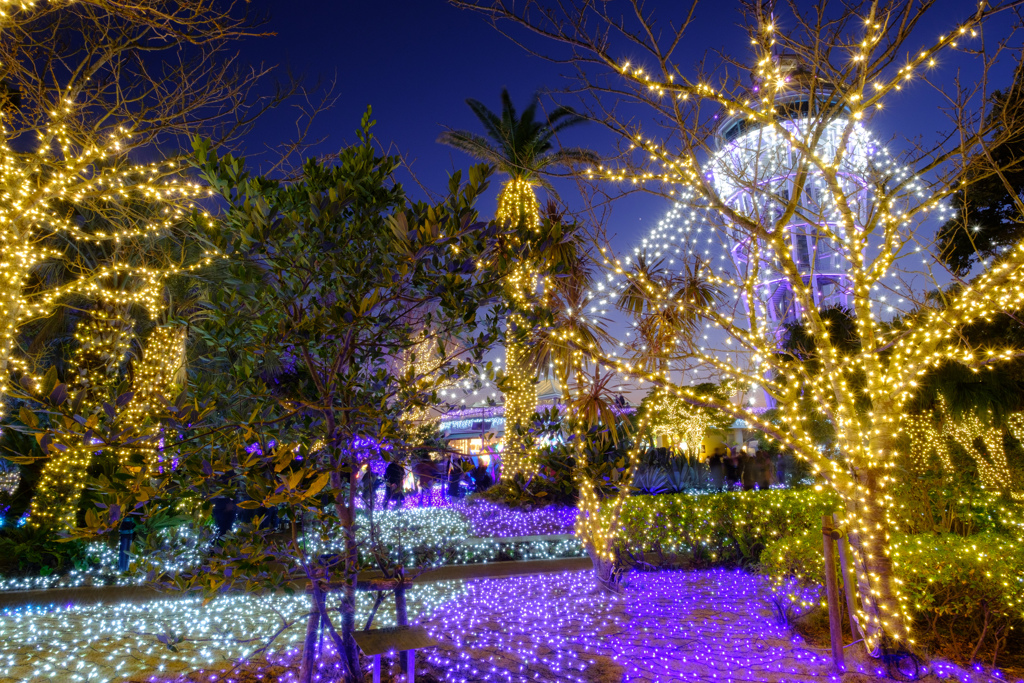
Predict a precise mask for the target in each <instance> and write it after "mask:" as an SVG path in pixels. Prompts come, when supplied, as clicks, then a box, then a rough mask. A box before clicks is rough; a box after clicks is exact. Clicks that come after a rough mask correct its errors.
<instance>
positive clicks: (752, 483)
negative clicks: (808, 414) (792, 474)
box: [708, 446, 786, 491]
mask: <svg viewBox="0 0 1024 683" xmlns="http://www.w3.org/2000/svg"><path fill="white" fill-rule="evenodd" d="M708 468H709V469H710V470H711V487H712V489H713V490H715V491H719V490H727V489H732V488H734V487H736V486H738V485H742V486H743V490H744V491H752V490H753V489H754V488H755V487H756V488H758V489H761V490H762V491H763V490H765V489H767V488H768V487H769V486H771V485H772V484H778V483H785V479H786V476H785V469H784V465H783V459H782V456H777V455H776V456H773V455H770V454H769V453H767V452H765V451H762V450H754V451H753V452H748V451H745V450H743V449H742V448H739V447H728V446H723V447H720V448H719V449H718V450H716V451H715V452H714V453H712V454H711V456H710V457H708Z"/></svg>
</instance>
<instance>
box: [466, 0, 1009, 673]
mask: <svg viewBox="0 0 1024 683" xmlns="http://www.w3.org/2000/svg"><path fill="white" fill-rule="evenodd" d="M453 4H455V5H456V6H459V7H465V8H470V9H473V10H476V11H479V12H481V13H483V14H485V15H486V16H487V17H489V18H490V19H491V21H492V22H493V23H494V24H495V25H496V26H497V27H498V28H499V30H501V31H503V32H505V34H506V35H508V36H510V37H511V38H512V39H513V40H516V41H518V42H520V44H523V45H524V46H527V48H528V49H531V50H533V51H534V52H536V51H538V47H537V46H538V39H541V40H547V41H548V42H547V43H541V44H543V45H546V47H544V48H543V49H542V53H543V54H544V55H545V56H547V57H549V58H551V59H555V60H559V61H563V62H571V63H572V64H575V65H576V66H577V67H578V68H577V73H576V83H575V84H574V89H575V91H576V92H581V93H583V95H582V98H583V100H584V104H585V105H586V106H587V108H588V114H589V116H590V117H591V118H592V119H594V120H598V121H601V122H602V123H603V124H604V125H605V126H606V127H607V128H608V129H610V130H611V131H613V132H615V133H618V134H619V135H621V136H622V137H623V138H624V139H625V140H626V141H627V142H628V143H629V145H630V147H631V152H630V153H629V154H628V155H625V156H624V157H623V158H622V159H620V160H619V163H618V164H617V165H615V166H597V167H594V168H593V169H591V171H590V172H589V173H588V177H590V178H592V179H594V180H595V181H606V182H612V183H616V182H618V183H622V182H625V183H631V184H635V185H637V186H643V187H645V188H649V189H650V191H651V192H653V193H657V194H660V195H662V196H665V197H669V198H671V199H672V200H673V201H674V202H676V204H675V207H674V209H673V211H672V219H671V220H666V221H664V222H663V223H662V224H661V225H659V226H658V227H656V228H655V229H654V230H653V231H652V232H651V234H650V235H649V236H648V238H647V239H646V240H645V241H644V246H643V249H641V250H639V253H638V254H635V255H632V256H630V257H625V256H621V257H619V256H616V255H614V254H613V253H612V252H611V251H610V250H608V251H607V252H606V256H607V260H606V265H607V267H608V269H609V270H610V271H611V272H613V273H615V274H616V275H618V276H620V282H621V283H622V287H623V288H624V289H625V290H627V291H635V292H638V293H642V294H643V296H644V297H645V298H646V299H647V300H648V301H649V304H646V305H645V306H631V307H627V310H629V311H631V312H632V314H633V315H634V317H635V322H636V324H637V326H638V327H641V328H643V327H644V326H652V327H653V325H654V322H653V320H652V315H654V314H656V313H659V312H660V311H662V310H663V309H664V308H665V307H666V306H668V305H670V304H672V303H673V300H674V295H673V293H670V292H669V291H668V290H667V288H664V287H660V286H655V283H653V282H652V280H651V278H650V277H648V276H647V275H645V274H644V272H643V271H644V269H643V268H639V269H638V268H636V267H635V265H636V264H639V263H640V261H639V257H640V256H644V258H645V259H646V260H647V262H654V261H656V260H660V259H664V260H665V261H666V263H667V264H668V265H670V266H671V265H672V264H677V265H676V269H677V270H681V269H682V266H683V264H684V263H686V262H688V259H691V258H692V257H694V256H698V257H700V260H699V262H698V271H699V272H698V273H697V275H698V277H700V278H701V279H703V280H704V281H706V282H708V283H709V284H711V285H713V286H715V287H716V288H718V289H719V290H720V291H721V292H722V293H723V299H722V301H721V302H720V303H717V304H714V305H708V304H706V305H701V304H700V303H697V304H695V305H694V314H695V315H696V316H698V317H699V318H700V319H702V320H703V322H704V324H705V325H706V328H705V329H704V330H702V332H703V333H704V334H703V335H686V336H683V335H680V336H679V337H676V338H675V339H678V341H677V343H676V344H675V345H674V346H671V348H670V349H668V350H667V352H664V353H663V356H664V358H665V359H666V362H667V364H668V365H669V368H666V369H665V370H654V371H652V369H651V367H650V363H649V359H648V358H645V357H644V356H643V355H642V354H630V353H628V352H627V353H625V354H623V355H618V354H602V355H600V356H598V357H597V358H596V359H597V360H598V361H599V362H601V363H602V364H604V365H605V366H606V367H611V368H614V369H615V370H616V371H617V372H619V373H621V374H622V375H623V376H625V377H628V378H640V379H643V380H645V381H650V382H653V383H655V384H656V385H659V386H662V387H663V388H664V389H665V391H666V392H667V395H670V396H676V397H679V398H681V399H683V400H685V401H688V402H690V403H692V404H694V405H701V406H707V407H709V408H714V409H719V410H722V411H724V412H726V413H728V414H731V415H733V416H734V417H736V418H739V419H743V420H745V421H746V422H747V423H748V424H750V425H754V426H756V427H757V428H759V429H761V430H763V431H764V432H765V433H766V434H767V435H769V436H770V437H772V438H774V439H776V440H777V441H779V442H780V443H781V444H782V445H784V446H785V447H787V448H789V449H791V450H792V451H793V452H794V453H796V454H797V455H798V456H799V457H801V458H803V459H805V460H807V461H808V462H810V463H811V465H812V467H813V468H814V470H815V471H816V473H817V474H818V476H819V477H820V478H821V480H822V481H823V482H825V483H827V485H829V486H831V487H832V488H834V489H835V491H836V492H837V493H838V494H839V496H840V498H841V499H842V501H843V507H844V510H843V515H842V517H843V524H844V526H845V527H846V528H847V529H848V530H849V531H850V534H851V542H852V544H853V546H854V549H855V553H854V559H855V562H854V564H855V566H856V570H857V582H858V588H859V591H858V592H859V595H860V608H859V613H858V619H859V622H860V626H861V629H862V631H863V635H864V637H865V640H866V643H867V644H868V646H869V650H871V651H872V652H875V653H878V652H880V651H881V649H882V648H884V647H890V646H891V647H906V646H907V645H912V644H913V642H914V641H913V637H912V634H911V633H910V630H909V617H908V612H907V609H906V596H905V595H903V593H902V592H901V589H900V586H899V584H898V583H897V581H896V578H895V576H894V570H893V563H892V559H891V557H890V531H891V523H890V519H889V515H888V510H889V509H890V506H891V505H892V502H893V501H892V498H891V496H890V494H889V491H890V490H891V485H892V483H893V472H894V470H893V468H894V463H895V462H896V459H897V457H898V456H899V455H900V453H899V444H900V443H901V441H900V439H899V434H900V429H901V416H902V415H903V413H904V412H905V410H906V406H907V404H908V402H909V401H911V400H912V399H913V397H914V395H915V392H916V391H917V387H918V383H919V381H920V379H921V378H922V376H923V375H925V374H926V373H927V372H928V371H929V369H932V368H934V367H936V366H938V365H940V364H942V363H957V364H960V365H962V366H964V367H965V368H968V369H969V370H970V371H972V372H987V371H988V370H989V369H990V368H993V367H998V364H999V363H1000V362H1004V361H1005V360H1007V359H1010V358H1013V357H1015V355H1016V353H1017V351H1016V349H1012V348H985V347H984V346H979V345H972V344H970V343H968V342H967V341H966V339H965V338H964V337H963V336H962V335H961V334H960V331H961V330H962V329H963V328H964V327H965V326H968V325H971V324H972V323H974V322H976V321H978V320H986V319H989V318H990V317H991V316H993V315H995V314H996V313H999V312H1010V313H1012V312H1015V311H1018V310H1020V309H1021V307H1022V304H1024V287H1022V286H1021V284H1020V283H1021V280H1022V277H1024V244H1022V245H1017V246H1014V247H1013V248H1011V249H1008V250H1007V251H1006V252H1005V253H1003V254H1001V256H1000V259H999V260H998V261H996V262H995V263H994V264H989V268H988V270H987V271H986V272H984V273H982V274H981V275H979V276H978V277H977V278H975V279H974V280H972V281H970V282H966V283H963V287H962V288H961V289H960V291H959V292H957V293H956V294H955V295H954V296H952V297H950V298H949V300H948V301H947V302H945V304H944V305H942V306H935V305H934V304H932V305H929V304H927V301H926V298H925V296H924V295H923V294H915V292H917V291H920V290H921V289H935V287H936V284H935V283H936V280H937V279H938V280H942V279H945V278H948V277H954V274H951V273H949V272H948V271H946V270H945V267H944V265H943V264H942V263H941V261H940V260H939V259H938V258H937V254H935V253H934V251H932V247H933V240H932V239H930V238H929V237H926V235H932V234H933V229H932V228H931V227H930V226H929V222H930V221H935V220H937V222H938V223H939V224H941V223H942V222H944V221H945V220H946V219H947V218H948V210H947V209H946V202H947V200H948V199H949V197H950V196H951V194H952V193H954V192H956V191H957V190H958V189H961V188H963V187H964V184H963V183H965V182H968V181H969V180H970V179H971V177H970V176H965V175H964V174H963V173H962V169H963V168H965V166H966V165H967V164H968V163H969V160H970V159H972V158H974V155H975V154H976V153H977V152H979V151H981V148H982V144H983V143H984V144H985V145H988V146H990V147H993V148H994V147H997V146H998V145H999V143H1000V140H999V136H1000V135H1011V134H1015V133H1009V132H1006V131H1003V132H1002V133H1000V131H999V130H998V129H997V126H996V125H995V122H993V121H992V120H991V119H990V118H988V117H985V116H984V115H983V114H984V110H985V106H986V100H987V93H986V91H985V89H984V88H985V85H986V84H987V74H988V73H989V71H990V70H991V69H992V68H993V67H994V65H996V64H998V63H1000V60H1015V61H1019V57H1020V54H1019V49H1018V47H1016V44H1015V43H1013V44H1011V42H1010V41H1012V40H1014V39H1015V37H1016V35H1017V34H1016V33H1014V32H1013V30H1012V29H1007V32H1008V33H1009V34H1010V37H1009V38H1007V39H1006V40H1004V41H1002V42H993V41H991V40H986V37H985V31H984V30H983V28H984V27H986V26H987V25H988V24H989V23H991V22H990V20H991V19H992V18H993V17H996V16H998V17H1000V21H1002V20H1003V18H1004V17H1010V16H1011V14H1010V13H1009V12H1006V11H1005V10H1007V9H1008V8H1011V7H1014V6H1016V5H1018V4H1019V3H1016V2H1008V3H1004V4H1001V5H995V6H993V5H990V4H988V3H981V4H979V5H978V6H977V9H976V10H975V11H974V12H973V13H970V14H967V15H966V16H964V17H963V19H962V20H961V21H959V23H952V24H950V26H949V29H948V31H947V32H945V33H944V34H942V35H940V36H934V35H925V34H924V30H923V28H922V26H923V21H924V20H925V19H926V18H928V17H929V15H930V14H931V13H932V12H933V11H934V9H933V8H931V7H930V6H927V5H926V6H919V5H917V4H915V3H889V4H884V3H878V2H855V3H846V4H844V5H843V6H842V7H837V6H834V5H829V6H826V5H825V4H824V3H821V4H818V5H815V6H814V8H813V9H804V8H803V6H801V5H799V3H791V4H790V7H789V10H790V11H789V13H784V14H780V15H779V16H777V17H776V16H773V15H770V14H768V13H767V12H766V11H765V9H764V8H763V6H762V5H761V4H760V3H757V4H753V3H751V4H749V5H746V6H745V9H744V10H743V11H744V15H743V16H744V28H745V30H746V32H747V35H748V37H749V42H750V51H751V52H750V53H749V54H747V55H736V56H734V57H722V58H718V59H715V58H713V57H712V56H711V55H709V57H708V58H707V59H706V60H705V61H704V62H703V63H701V64H700V65H698V67H697V68H696V71H692V70H690V69H686V68H685V67H683V66H681V65H678V64H677V62H676V61H675V58H676V53H677V51H679V49H680V46H681V45H683V44H685V43H688V42H692V40H693V39H694V36H693V35H692V32H693V22H694V21H696V18H695V17H696V10H697V8H698V7H699V6H702V4H703V3H700V2H697V1H695V2H694V3H693V4H692V10H691V12H690V13H689V14H688V15H687V14H685V13H684V15H683V17H684V18H683V20H682V22H681V23H675V24H670V25H668V24H665V23H664V22H663V21H659V20H658V19H659V18H658V17H656V14H655V10H653V9H651V8H649V7H647V6H645V5H642V4H640V3H635V2H634V3H632V6H633V9H634V12H632V13H624V14H618V12H619V10H618V9H617V6H613V5H609V4H607V3H603V2H598V1H596V0H577V1H572V0H551V1H549V2H514V1H513V0H453ZM941 19H942V17H940V20H941ZM1004 28H1005V27H1004ZM904 55H906V56H905V57H904ZM627 56H628V57H627ZM954 56H955V57H956V59H957V61H958V65H959V68H960V70H961V71H969V70H971V69H973V70H974V72H973V74H972V75H971V76H970V77H969V78H966V79H965V78H964V76H963V75H962V74H961V75H959V76H958V79H957V80H956V81H955V82H954V83H953V84H952V85H950V84H948V83H946V82H944V81H943V80H942V79H943V77H944V76H946V73H947V72H945V71H944V70H943V69H942V66H943V61H944V60H946V59H952V58H953V57H954ZM947 80H948V79H947ZM960 83H977V84H978V85H977V86H974V85H963V86H959V85H957V84H960ZM922 91H923V92H924V93H925V94H926V95H927V94H930V95H931V96H932V97H934V98H937V99H939V100H940V102H942V103H943V106H946V107H948V110H949V113H950V117H951V119H952V123H951V128H952V133H951V134H950V135H948V136H943V137H940V138H939V139H938V140H937V141H936V142H935V143H934V144H924V145H921V146H916V145H913V144H909V143H908V144H907V145H906V146H905V147H904V148H903V149H902V150H899V151H897V150H896V149H895V148H896V147H897V145H896V144H895V143H893V144H889V145H887V144H884V143H883V142H881V141H880V140H878V139H877V138H876V137H875V136H874V135H873V134H872V133H871V132H870V131H869V130H868V128H867V127H866V123H867V121H868V119H870V118H871V117H872V116H873V115H875V114H876V112H878V111H879V110H880V109H881V108H882V107H883V106H885V107H890V106H899V107H904V108H912V107H914V106H915V104H916V103H917V102H920V101H922V100H923V99H924V98H923V97H922ZM904 93H906V96H905V95H904ZM911 93H912V94H911ZM623 103H628V104H629V105H630V107H629V111H631V112H635V111H638V110H644V111H646V112H647V113H648V114H649V115H650V116H649V117H648V118H647V119H646V120H645V121H646V122H648V123H645V121H643V120H639V119H637V118H630V119H628V120H627V119H625V118H622V117H621V116H620V115H619V113H618V112H619V111H620V110H621V107H619V106H618V105H620V104H623ZM649 128H650V129H653V130H648V129H649ZM908 133H910V134H913V133H914V132H908ZM998 170H999V169H998V168H996V169H992V168H990V169H989V170H988V171H987V172H986V173H987V174H989V175H991V174H994V173H997V172H998ZM974 177H978V176H977V175H975V176H974ZM695 247H696V248H695ZM922 283H923V285H922ZM835 306H841V307H843V308H845V309H848V310H849V311H850V313H851V314H852V318H853V323H854V324H853V330H852V335H853V339H854V341H855V342H856V343H855V344H847V343H845V342H846V340H844V343H842V344H840V343H837V341H836V339H835V338H834V337H833V332H834V330H833V329H832V328H831V324H832V323H831V322H830V320H829V318H828V317H827V316H825V315H823V314H822V311H823V310H826V309H828V308H830V307H835ZM914 309H920V314H919V315H917V316H916V317H915V319H914V321H913V323H907V324H906V325H905V326H889V325H887V324H886V323H885V321H886V320H887V319H889V318H891V317H893V315H894V314H898V313H902V312H905V311H910V310H914ZM794 323H798V324H800V325H802V326H803V327H804V328H805V329H806V331H807V335H808V337H809V339H810V340H811V341H812V344H811V347H812V348H810V349H809V351H810V352H811V353H812V354H813V357H814V361H815V363H814V367H813V368H812V367H811V365H810V364H808V363H806V362H805V361H806V359H805V358H802V357H799V355H797V354H793V353H780V352H779V350H780V346H781V342H782V341H783V335H784V332H785V329H786V327H787V326H788V325H791V324H794ZM696 369H701V370H704V371H705V372H707V371H710V372H714V373H715V374H717V375H718V376H720V377H721V378H722V379H725V380H730V381H736V382H738V383H739V384H741V385H745V386H752V385H756V386H760V387H762V388H763V389H764V392H765V394H766V398H767V400H768V401H769V403H770V404H773V405H776V406H778V409H779V412H780V413H781V420H779V422H778V423H775V422H773V421H769V420H767V419H764V418H763V417H762V416H761V415H760V414H759V413H756V412H754V411H751V410H748V409H747V408H746V407H744V406H739V405H733V404H732V403H731V402H728V401H719V400H716V399H715V398H714V397H709V396H706V395H698V394H697V392H695V391H693V389H692V388H691V387H688V386H686V385H683V384H680V383H676V382H675V381H673V380H672V379H670V377H672V373H674V372H678V371H684V372H685V371H689V370H696ZM808 404H810V405H812V406H814V409H815V410H817V411H818V412H819V413H820V416H821V418H822V419H823V420H827V421H828V422H830V423H831V424H832V425H833V426H834V428H835V431H836V447H835V454H834V455H833V456H832V457H828V456H827V455H826V454H825V453H823V452H821V451H820V450H818V449H817V448H816V444H815V442H814V439H813V435H812V434H811V433H810V431H809V430H808V429H807V426H806V424H805V421H804V415H803V414H802V412H801V410H800V409H799V406H801V405H808ZM773 412H774V411H773Z"/></svg>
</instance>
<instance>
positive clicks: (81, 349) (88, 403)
mask: <svg viewBox="0 0 1024 683" xmlns="http://www.w3.org/2000/svg"><path fill="white" fill-rule="evenodd" d="M134 327H135V323H134V321H132V320H131V319H130V318H129V317H128V311H127V307H126V306H123V305H121V306H109V305H107V306H99V307H97V308H96V309H95V310H94V311H93V312H92V314H91V315H90V317H89V318H88V319H86V320H85V321H83V322H82V323H80V324H79V325H78V329H77V330H76V331H75V338H76V339H77V341H78V348H77V349H76V350H75V354H74V358H73V361H72V368H73V370H72V372H73V373H74V376H73V377H72V378H70V381H69V382H68V392H69V393H70V394H71V395H73V396H75V397H76V398H75V400H76V401H77V400H78V397H81V403H80V405H81V408H80V410H81V413H82V414H83V415H87V416H88V415H92V414H93V413H96V412H97V411H99V410H101V409H102V406H103V403H104V402H105V401H112V400H113V398H114V394H115V392H116V389H117V385H118V384H119V383H120V381H121V377H122V372H121V371H122V369H123V366H124V363H125V361H126V360H127V357H128V350H129V348H130V346H131V341H132V337H133V335H134ZM64 446H65V449H64V450H62V451H59V452H57V453H56V454H55V455H52V456H51V457H50V459H49V460H47V461H46V464H45V465H44V466H43V470H42V472H41V474H40V477H39V486H38V489H37V490H36V495H35V497H34V498H33V500H32V511H31V517H30V524H32V526H37V527H38V526H57V527H59V528H62V529H72V528H74V527H75V526H76V525H77V516H78V501H79V498H80V497H81V493H82V489H83V487H84V486H85V480H86V474H87V472H86V470H87V469H88V467H89V465H90V464H91V463H92V458H93V454H94V452H95V451H96V447H95V446H94V445H91V444H88V443H82V442H81V441H71V442H70V443H65V444H64Z"/></svg>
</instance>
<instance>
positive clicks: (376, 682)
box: [373, 655, 380, 683]
mask: <svg viewBox="0 0 1024 683" xmlns="http://www.w3.org/2000/svg"><path fill="white" fill-rule="evenodd" d="M373 683H380V655H374V656H373Z"/></svg>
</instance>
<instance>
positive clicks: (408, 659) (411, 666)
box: [405, 650, 416, 683]
mask: <svg viewBox="0 0 1024 683" xmlns="http://www.w3.org/2000/svg"><path fill="white" fill-rule="evenodd" d="M405 667H406V671H408V673H409V678H408V681H409V683H416V650H406V651H405Z"/></svg>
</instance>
